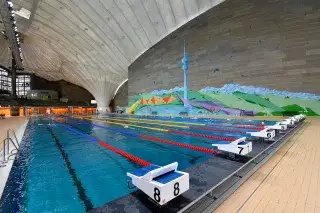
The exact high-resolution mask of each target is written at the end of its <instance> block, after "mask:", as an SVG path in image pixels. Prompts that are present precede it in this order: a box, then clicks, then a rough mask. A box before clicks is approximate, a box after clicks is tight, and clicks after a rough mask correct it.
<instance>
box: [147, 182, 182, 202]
mask: <svg viewBox="0 0 320 213" xmlns="http://www.w3.org/2000/svg"><path fill="white" fill-rule="evenodd" d="M173 189H174V190H173V195H174V196H177V195H179V193H180V188H179V183H178V182H177V183H175V184H174V188H173ZM153 198H154V200H155V201H157V202H158V203H159V202H160V201H161V198H160V190H159V189H158V188H154V194H153Z"/></svg>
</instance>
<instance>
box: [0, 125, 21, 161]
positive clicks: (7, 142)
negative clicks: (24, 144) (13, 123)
mask: <svg viewBox="0 0 320 213" xmlns="http://www.w3.org/2000/svg"><path fill="white" fill-rule="evenodd" d="M10 133H11V134H10ZM2 143H3V148H2V150H0V159H1V160H0V167H5V166H6V164H7V163H8V161H9V160H13V159H14V158H12V159H11V158H10V157H12V156H14V155H16V154H18V153H19V148H20V144H19V141H18V138H17V135H16V132H15V131H14V130H13V129H8V130H7V137H6V138H5V139H4V140H3V141H2ZM12 146H13V149H12V150H11V151H10V147H12ZM1 154H2V155H1Z"/></svg>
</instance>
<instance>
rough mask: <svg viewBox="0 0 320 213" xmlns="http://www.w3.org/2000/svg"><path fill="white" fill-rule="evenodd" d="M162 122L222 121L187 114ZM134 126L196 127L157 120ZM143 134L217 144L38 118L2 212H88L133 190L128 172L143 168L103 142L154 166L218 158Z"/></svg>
mask: <svg viewBox="0 0 320 213" xmlns="http://www.w3.org/2000/svg"><path fill="white" fill-rule="evenodd" d="M157 119H159V118H157ZM159 120H170V121H179V122H180V121H181V122H199V123H219V122H222V120H206V119H198V120H192V119H185V118H184V119H182V118H175V119H167V118H162V119H159ZM255 122H256V121H255ZM123 123H125V122H123ZM253 123H254V122H253ZM60 124H63V125H60ZM134 124H135V125H140V126H146V127H154V128H167V129H168V128H170V129H175V130H179V131H189V132H190V131H191V130H189V129H180V128H178V127H167V126H160V125H157V124H146V123H134ZM270 124H271V123H270ZM64 125H66V126H64ZM221 125H222V124H221ZM192 132H195V133H201V134H209V135H219V136H230V137H235V138H239V137H242V136H243V135H242V134H238V133H230V132H228V133H225V132H210V131H202V130H192ZM141 134H144V135H149V136H153V137H158V138H161V139H166V140H172V141H176V142H180V143H185V144H190V145H195V146H201V147H206V148H211V147H212V146H211V143H212V142H213V141H215V140H213V139H207V138H199V137H192V136H186V135H178V134H168V133H163V132H158V131H151V130H149V129H143V128H134V127H133V128H131V127H129V128H123V127H122V126H119V125H114V124H108V123H106V122H104V120H79V119H74V118H66V117H64V118H59V119H58V121H53V120H52V119H50V118H44V117H43V118H40V117H38V118H32V119H31V120H30V121H29V124H28V126H27V129H26V133H25V135H24V137H23V141H22V147H21V152H20V155H19V158H18V159H16V160H15V162H14V165H13V168H12V170H11V173H10V176H9V180H8V183H7V185H6V188H5V190H4V193H3V196H2V198H1V204H0V212H30V213H37V212H85V211H86V210H90V209H92V208H95V207H98V206H100V205H102V204H104V203H107V202H109V201H111V200H114V199H116V198H119V197H121V196H124V195H126V194H128V193H130V192H132V191H133V190H131V189H129V188H128V187H127V180H128V178H127V177H126V172H128V171H132V170H135V169H136V168H139V167H141V166H140V165H138V164H136V163H134V162H132V161H130V160H128V159H126V158H124V157H122V156H120V155H118V154H116V153H114V152H113V151H111V150H108V149H106V148H104V147H102V146H100V145H99V144H98V141H99V140H101V141H104V142H106V143H108V144H110V145H112V146H113V147H115V148H118V149H121V150H123V151H126V152H128V153H130V154H132V155H134V156H136V157H139V158H141V159H143V160H145V161H148V162H150V163H152V164H156V165H160V166H162V165H166V164H169V163H172V162H176V161H177V162H178V163H179V169H181V170H183V169H185V168H188V167H190V166H192V165H194V164H196V163H199V162H202V161H204V160H206V159H208V158H210V157H212V155H209V154H206V153H202V152H198V151H194V150H191V149H186V148H182V147H178V146H173V145H169V144H165V143H158V142H152V141H148V140H146V139H141V138H139V136H140V135H141ZM92 137H93V138H92Z"/></svg>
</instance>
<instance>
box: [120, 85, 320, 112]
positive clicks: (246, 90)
mask: <svg viewBox="0 0 320 213" xmlns="http://www.w3.org/2000/svg"><path fill="white" fill-rule="evenodd" d="M183 97H184V89H183V88H182V87H175V88H173V89H170V90H160V91H159V90H156V91H153V92H151V93H143V94H138V95H136V96H135V97H134V98H133V99H132V100H131V101H130V103H129V107H128V108H127V110H126V111H127V113H131V114H159V115H164V114H171V115H179V114H181V113H186V112H187V113H188V114H189V115H274V116H285V115H294V114H298V113H305V114H306V115H308V116H319V115H320V96H317V95H315V94H311V93H294V92H288V91H279V90H272V89H268V88H263V87H254V86H242V85H238V84H227V85H225V86H224V87H221V88H215V87H206V88H204V89H202V90H199V91H191V90H189V91H188V100H185V99H184V98H183Z"/></svg>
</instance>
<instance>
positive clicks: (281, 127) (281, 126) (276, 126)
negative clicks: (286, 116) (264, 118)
mask: <svg viewBox="0 0 320 213" xmlns="http://www.w3.org/2000/svg"><path fill="white" fill-rule="evenodd" d="M267 128H268V129H275V130H279V131H280V132H281V131H285V130H287V129H288V127H287V125H286V124H281V123H280V122H277V123H276V124H274V125H272V126H268V127H267Z"/></svg>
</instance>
